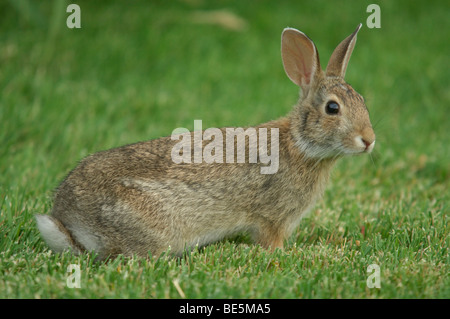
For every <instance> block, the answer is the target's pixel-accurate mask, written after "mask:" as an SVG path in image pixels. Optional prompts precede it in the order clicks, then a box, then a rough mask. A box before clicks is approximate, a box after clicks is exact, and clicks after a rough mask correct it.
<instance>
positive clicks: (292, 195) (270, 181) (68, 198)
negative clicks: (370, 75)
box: [36, 25, 375, 258]
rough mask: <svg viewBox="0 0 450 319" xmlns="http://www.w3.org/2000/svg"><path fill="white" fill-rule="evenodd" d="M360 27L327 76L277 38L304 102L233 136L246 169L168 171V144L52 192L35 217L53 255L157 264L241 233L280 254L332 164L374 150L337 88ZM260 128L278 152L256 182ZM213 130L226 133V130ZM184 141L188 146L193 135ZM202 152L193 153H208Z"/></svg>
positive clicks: (295, 39)
mask: <svg viewBox="0 0 450 319" xmlns="http://www.w3.org/2000/svg"><path fill="white" fill-rule="evenodd" d="M360 28H361V25H359V26H358V27H357V29H356V30H355V31H354V32H353V33H352V34H351V35H350V36H348V37H347V38H346V39H345V40H343V41H342V42H341V43H340V44H339V45H338V47H337V48H336V49H335V50H334V52H333V54H332V56H331V58H330V61H329V63H328V66H327V68H326V71H325V72H324V71H322V69H321V67H320V63H319V55H318V52H317V49H316V47H315V45H314V43H313V42H312V41H311V40H310V39H309V38H308V37H307V36H306V35H305V34H303V33H302V32H300V31H298V30H296V29H292V28H286V29H285V30H284V31H283V33H282V42H281V44H282V45H281V54H282V60H283V65H284V69H285V71H286V73H287V75H288V77H289V78H290V79H291V80H292V81H293V82H294V83H295V84H297V85H298V86H299V87H300V88H301V91H302V97H301V98H300V100H299V102H298V104H297V105H296V106H295V107H294V108H293V110H292V111H291V112H290V114H288V115H287V116H286V117H283V118H280V119H278V120H275V121H271V122H268V123H264V124H261V125H260V126H257V127H255V128H254V130H253V131H250V130H241V131H236V132H237V133H236V140H235V137H234V136H233V137H232V139H231V141H232V146H235V147H236V148H237V145H236V143H237V140H238V139H239V138H243V139H244V140H245V141H246V143H245V150H244V151H245V152H246V153H245V156H244V158H245V161H244V162H243V161H242V158H241V161H235V162H234V163H230V162H227V161H225V160H224V161H223V162H222V163H221V162H220V161H217V158H216V161H213V162H211V161H206V160H201V161H200V162H199V161H198V160H197V161H191V162H190V163H189V161H186V162H181V163H176V161H174V159H173V150H174V148H175V147H176V145H177V143H179V141H178V140H177V139H174V138H173V137H172V138H171V137H163V138H159V139H156V140H151V141H147V142H141V143H137V144H132V145H126V146H123V147H119V148H114V149H111V150H107V151H103V152H99V153H96V154H93V155H90V156H88V157H87V158H85V159H84V160H82V161H81V162H80V164H79V165H78V167H76V168H75V169H74V170H73V171H71V172H70V173H69V175H68V176H67V177H66V178H65V179H64V181H63V182H62V183H61V184H60V186H59V187H58V189H57V190H56V194H55V200H54V206H53V212H52V215H51V216H48V215H38V216H36V220H37V225H38V228H39V230H40V231H41V233H42V236H43V238H44V239H45V240H46V242H47V243H48V245H49V246H50V248H51V249H52V250H54V251H56V252H60V251H63V250H64V249H68V248H71V249H72V251H74V252H75V253H80V252H82V251H95V252H96V253H97V254H98V257H99V258H107V257H108V256H115V255H118V254H124V255H133V254H136V255H139V256H148V253H149V252H150V253H151V254H153V255H159V254H160V253H161V252H163V251H165V250H166V249H168V248H169V247H170V248H171V252H172V253H174V254H176V255H180V254H182V252H183V251H184V249H186V248H188V247H192V246H195V245H200V246H201V245H206V244H208V243H211V242H214V241H217V240H220V239H222V238H224V237H225V236H228V235H231V234H234V233H236V232H239V231H248V232H249V233H250V234H251V235H252V237H253V239H254V240H255V241H256V243H258V244H260V245H262V246H263V247H265V248H269V249H272V250H273V249H275V248H283V241H284V239H286V238H287V237H288V236H289V235H290V234H291V233H292V232H293V231H294V229H295V228H296V227H297V226H298V224H299V222H300V219H301V217H302V216H303V215H304V214H305V213H306V212H307V211H308V210H309V209H310V208H311V207H312V206H313V204H314V203H315V201H316V200H317V199H318V198H319V197H320V196H321V195H322V194H323V192H324V189H325V186H326V184H327V181H328V177H329V173H330V169H331V168H332V166H333V164H334V163H335V162H336V160H337V158H339V157H341V156H343V155H349V154H360V153H370V152H371V151H372V149H373V147H374V144H375V134H374V132H373V130H372V126H371V123H370V120H369V114H368V111H367V108H366V106H365V104H364V100H363V98H362V97H361V96H360V95H359V94H358V93H357V92H355V91H354V90H353V88H352V87H351V86H350V85H348V84H347V83H346V82H345V81H344V74H345V71H346V68H347V64H348V61H349V59H350V55H351V53H352V50H353V47H354V45H355V42H356V34H357V33H358V31H359V29H360ZM261 129H262V130H261ZM264 129H265V130H266V131H265V134H266V133H267V132H268V133H269V134H268V135H267V139H269V137H271V138H270V141H269V142H268V144H269V146H267V145H266V147H267V149H271V151H272V152H277V154H276V155H277V158H276V162H277V163H276V172H275V173H273V174H272V173H267V172H266V173H262V170H261V168H263V167H265V166H267V165H264V163H262V161H261V160H260V159H259V158H258V160H257V161H256V163H255V161H254V160H253V161H250V159H251V158H250V154H251V150H252V149H253V150H255V148H256V149H259V150H260V149H261V147H262V146H263V145H262V142H261V140H260V139H258V138H256V139H253V137H252V136H251V135H252V134H253V135H254V134H256V137H261V134H262V133H261V132H263V131H264ZM217 130H218V132H219V133H223V134H224V135H226V134H227V130H226V129H225V128H222V129H216V131H215V132H216V133H217ZM187 134H188V137H189V146H191V139H192V141H193V143H195V140H194V134H195V132H194V133H192V134H191V133H187ZM180 136H182V135H181V134H180V135H179V136H178V137H180ZM184 136H186V134H184ZM272 137H277V138H275V139H274V138H272ZM225 140H229V139H226V138H224V139H223V146H224V147H225ZM241 141H242V140H241ZM252 141H253V144H255V141H257V142H256V145H252ZM201 143H202V144H200V146H201V147H200V150H201V149H202V148H205V147H206V146H207V144H208V143H207V141H203V142H201ZM258 143H259V145H258ZM275 144H277V145H275ZM197 146H198V145H197ZM272 146H276V148H274V149H272ZM197 150H198V147H197V149H196V148H195V147H194V148H192V151H191V152H192V153H190V154H183V155H189V156H190V155H193V154H194V152H196V151H197ZM227 150H228V149H227ZM216 151H217V150H216ZM224 153H225V152H224ZM211 154H212V153H211ZM218 154H219V153H217V154H216V155H218ZM272 155H274V154H272ZM220 156H222V155H220ZM226 156H228V155H226V154H223V159H229V158H227V157H226ZM238 156H239V155H238V154H234V155H233V154H232V155H231V157H230V158H232V159H235V160H236V158H237V157H238ZM266 164H267V163H266Z"/></svg>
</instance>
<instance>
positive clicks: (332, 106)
mask: <svg viewBox="0 0 450 319" xmlns="http://www.w3.org/2000/svg"><path fill="white" fill-rule="evenodd" d="M325 111H326V112H327V114H331V115H335V114H338V113H339V104H337V103H336V102H334V101H329V102H328V103H327V106H326V107H325Z"/></svg>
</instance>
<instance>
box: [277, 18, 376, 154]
mask: <svg viewBox="0 0 450 319" xmlns="http://www.w3.org/2000/svg"><path fill="white" fill-rule="evenodd" d="M360 28H361V25H359V26H358V28H357V29H356V30H355V31H354V32H353V33H352V34H351V35H349V36H348V37H347V38H346V39H344V41H342V42H341V43H340V44H339V45H338V46H337V48H336V49H335V50H334V52H333V54H332V55H331V58H330V61H329V62H328V65H327V68H326V71H323V70H322V69H321V67H320V62H319V54H318V52H317V48H316V46H315V45H314V43H313V42H312V41H311V40H310V39H309V38H308V37H307V36H306V35H305V34H304V33H302V32H300V31H298V30H296V29H292V28H286V29H284V31H283V34H282V48H281V53H282V59H283V65H284V69H285V71H286V74H287V75H288V77H289V78H290V79H291V80H292V82H294V83H295V84H297V85H298V86H299V87H300V88H301V90H302V98H301V99H300V101H299V104H298V105H297V106H296V107H295V109H294V110H293V113H292V115H291V118H292V124H293V125H292V130H293V136H294V138H295V143H296V145H297V146H298V147H299V148H300V150H301V151H302V152H303V153H304V154H305V155H306V156H308V157H312V158H329V157H335V156H340V155H348V154H359V153H370V152H371V151H372V149H373V147H374V145H375V134H374V132H373V129H372V125H371V123H370V119H369V112H368V110H367V107H366V105H365V103H364V99H363V98H362V96H361V95H359V94H358V93H357V92H356V91H355V90H354V89H353V88H352V87H351V86H350V85H349V84H347V83H346V82H345V81H344V75H345V71H346V69H347V64H348V61H349V59H350V56H351V54H352V51H353V48H354V46H355V42H356V34H357V33H358V31H359V29H360Z"/></svg>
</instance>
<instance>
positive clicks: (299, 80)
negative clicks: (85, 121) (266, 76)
mask: <svg viewBox="0 0 450 319" xmlns="http://www.w3.org/2000/svg"><path fill="white" fill-rule="evenodd" d="M281 58H282V59H283V66H284V70H285V71H286V74H287V76H288V77H289V78H290V79H291V81H292V82H294V83H295V84H297V85H298V86H300V87H301V88H302V90H303V92H304V93H305V94H306V93H307V91H308V89H309V88H310V87H311V84H312V83H313V82H314V78H315V77H316V76H317V75H318V74H319V73H320V72H321V69H320V62H319V54H318V52H317V49H316V46H315V45H314V43H313V42H312V41H311V39H309V38H308V37H307V36H306V35H305V34H304V33H303V32H300V31H298V30H296V29H292V28H286V29H284V30H283V34H282V35H281Z"/></svg>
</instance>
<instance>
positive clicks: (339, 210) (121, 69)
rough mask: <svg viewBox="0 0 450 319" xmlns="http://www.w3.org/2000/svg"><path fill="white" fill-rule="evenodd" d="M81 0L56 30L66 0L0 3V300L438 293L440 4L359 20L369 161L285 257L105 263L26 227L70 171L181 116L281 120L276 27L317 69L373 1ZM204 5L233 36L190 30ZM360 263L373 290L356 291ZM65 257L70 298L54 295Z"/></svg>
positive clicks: (442, 250) (238, 249)
mask: <svg viewBox="0 0 450 319" xmlns="http://www.w3.org/2000/svg"><path fill="white" fill-rule="evenodd" d="M76 3H77V4H79V5H80V7H81V19H82V28H81V29H79V30H70V29H67V28H66V26H65V19H66V17H67V15H68V14H67V13H65V7H66V5H67V4H68V2H67V3H65V2H58V1H54V2H38V1H17V2H16V1H0V88H1V95H0V209H1V213H0V214H1V215H0V298H182V297H186V298H450V280H449V278H448V273H449V251H448V249H449V230H448V212H449V202H450V192H449V187H450V183H449V180H450V164H449V163H450V147H449V145H450V135H449V130H450V117H449V116H448V111H449V104H450V91H449V89H448V88H449V84H450V76H449V72H448V70H449V60H448V57H449V56H450V52H449V51H450V50H449V48H450V47H449V46H448V30H449V29H450V21H449V19H448V18H449V12H450V7H449V5H448V2H447V1H433V2H430V3H428V2H427V3H425V2H423V3H422V2H414V4H412V3H410V2H409V1H395V2H392V1H389V2H388V1H379V2H378V4H379V5H380V7H381V29H368V28H367V27H366V26H365V25H364V27H363V29H362V30H361V31H360V33H359V35H358V43H357V45H356V48H355V51H354V53H353V56H352V59H351V61H350V65H349V69H348V71H347V75H346V79H347V81H348V82H349V83H350V84H352V85H353V87H354V88H355V89H356V90H357V91H359V92H360V93H361V94H363V95H364V96H365V98H366V100H367V103H368V107H369V109H370V114H371V118H372V122H373V123H374V125H375V132H376V134H377V145H376V147H375V152H374V154H373V157H372V158H370V157H368V156H365V157H354V158H345V159H343V160H341V161H340V163H339V164H338V165H337V167H336V168H335V170H334V172H333V177H332V182H331V184H330V185H329V187H328V189H327V191H326V193H325V195H324V198H323V200H322V201H321V202H319V203H318V204H317V205H316V207H315V208H314V209H313V211H312V213H311V214H310V215H309V216H308V217H307V218H305V219H304V220H303V221H302V223H301V224H300V226H299V228H298V230H297V231H296V232H295V234H294V235H293V237H292V238H290V239H289V240H288V242H287V243H286V249H285V251H284V252H281V251H277V252H275V253H269V252H267V251H265V250H263V249H261V248H260V247H258V246H256V245H253V244H252V243H251V242H250V241H249V239H248V237H247V236H246V235H245V234H244V235H241V236H238V237H236V238H233V239H229V240H224V241H222V242H219V243H216V244H213V245H210V246H207V247H205V248H203V249H200V250H194V251H193V252H191V253H189V254H187V255H186V256H183V257H182V258H171V257H166V256H162V257H160V258H149V259H136V258H135V259H129V258H117V259H115V260H112V261H109V262H106V263H99V262H94V258H93V256H92V255H82V256H72V255H70V254H69V253H64V254H56V255H55V254H52V253H51V252H50V251H49V250H48V248H47V246H46V245H45V243H44V242H43V241H42V240H41V239H40V236H39V233H38V231H37V229H36V226H35V224H34V220H33V215H35V214H37V213H50V210H51V205H52V202H51V198H52V191H53V189H54V188H55V187H56V186H57V185H58V183H59V181H61V179H62V178H63V177H64V176H65V174H67V173H68V171H69V170H70V169H72V168H73V167H74V166H75V165H76V163H77V161H79V160H80V159H81V158H83V157H84V156H86V155H88V154H90V153H93V152H96V151H99V150H103V149H108V148H111V147H114V146H119V145H123V144H128V143H132V142H136V141H140V140H147V139H152V138H157V137H160V136H167V135H170V133H171V132H172V130H173V129H174V128H176V127H187V128H189V129H193V121H194V119H202V120H203V126H204V128H206V127H221V126H246V125H254V124H258V123H261V122H265V121H269V120H272V119H275V118H277V117H280V116H282V115H284V114H286V113H287V112H288V111H289V110H290V108H291V107H292V105H294V104H295V102H296V99H297V94H298V91H297V88H296V87H295V86H294V85H293V84H292V83H291V82H290V81H289V79H288V78H287V77H286V76H285V74H284V71H283V67H282V64H281V58H280V34H281V31H282V29H283V28H284V27H286V26H290V27H296V28H298V29H300V30H302V31H304V32H305V33H306V34H308V35H309V36H310V37H311V38H312V39H313V40H314V41H315V43H316V45H317V47H318V50H319V53H320V57H321V61H322V65H323V67H325V64H326V61H327V60H328V57H329V56H330V54H331V52H332V50H333V48H334V47H335V46H336V45H337V44H338V42H339V41H340V40H342V39H343V38H344V37H345V36H347V35H348V34H349V33H350V32H351V31H352V30H354V28H355V27H356V26H357V24H358V23H359V22H363V23H365V20H366V18H367V16H368V13H366V7H367V5H368V4H369V3H371V1H368V2H364V1H358V2H357V3H356V2H350V1H343V2H339V3H337V2H336V3H334V2H330V1H308V2H305V3H303V2H300V1H290V2H282V3H281V4H278V3H277V4H274V3H273V2H269V1H258V2H257V4H256V3H255V4H253V3H252V4H249V3H248V2H244V1H217V2H213V3H210V2H209V1H200V0H199V1H187V0H186V1H152V2H148V3H147V1H133V4H128V2H122V1H120V2H119V1H110V2H108V5H101V4H99V3H97V2H93V1H77V2H76ZM61 8H62V10H63V11H62V12H63V13H62V14H61ZM217 9H226V10H229V11H230V12H232V13H234V14H235V15H237V16H239V17H241V18H242V19H243V20H244V21H245V23H244V24H243V25H242V28H241V29H239V28H238V30H234V29H232V28H231V29H230V28H229V27H226V26H220V25H210V24H199V23H195V19H196V16H195V15H194V13H195V12H196V11H207V10H217ZM197 17H198V15H197ZM233 26H236V25H235V24H232V25H231V27H233ZM237 26H238V27H239V26H240V25H239V24H238V25H237ZM373 263H376V264H378V265H379V266H380V274H381V280H380V281H381V288H380V289H376V288H374V289H369V288H368V287H367V285H366V280H367V277H368V276H369V275H370V274H369V273H367V267H368V266H369V265H370V264H373ZM70 264H77V265H79V266H80V269H81V288H80V289H70V288H68V287H67V286H66V280H67V276H68V273H67V267H68V266H69V265H70ZM177 288H178V289H177Z"/></svg>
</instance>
